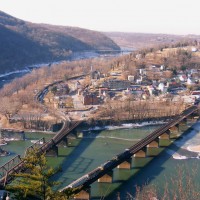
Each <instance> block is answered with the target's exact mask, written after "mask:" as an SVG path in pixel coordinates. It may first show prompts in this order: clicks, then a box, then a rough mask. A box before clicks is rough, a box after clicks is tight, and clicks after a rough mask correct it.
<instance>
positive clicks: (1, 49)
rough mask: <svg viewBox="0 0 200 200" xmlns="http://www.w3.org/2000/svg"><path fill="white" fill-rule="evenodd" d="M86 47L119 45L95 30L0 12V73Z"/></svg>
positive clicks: (104, 47) (106, 47)
mask: <svg viewBox="0 0 200 200" xmlns="http://www.w3.org/2000/svg"><path fill="white" fill-rule="evenodd" d="M89 50H120V47H119V46H118V45H117V44H116V43H115V42H113V41H112V40H111V39H110V38H109V37H107V36H105V35H104V34H103V33H100V32H97V31H91V30H87V29H82V28H76V27H65V26H54V25H47V24H34V23H30V22H25V21H23V20H20V19H17V18H15V17H12V16H10V15H8V14H6V13H4V12H1V11H0V74H2V73H5V72H10V71H12V70H19V69H22V68H24V67H25V66H26V65H31V64H37V63H43V62H51V61H55V60H61V59H65V58H66V57H67V56H69V55H70V53H72V52H78V51H89Z"/></svg>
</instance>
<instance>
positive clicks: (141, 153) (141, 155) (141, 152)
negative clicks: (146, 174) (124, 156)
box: [133, 148, 146, 158]
mask: <svg viewBox="0 0 200 200" xmlns="http://www.w3.org/2000/svg"><path fill="white" fill-rule="evenodd" d="M133 156H134V157H135V158H145V157H146V148H142V149H141V150H139V151H138V152H137V153H135V154H134V155H133Z"/></svg>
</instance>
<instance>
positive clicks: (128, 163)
mask: <svg viewBox="0 0 200 200" xmlns="http://www.w3.org/2000/svg"><path fill="white" fill-rule="evenodd" d="M131 164H132V159H131V158H129V159H127V160H125V161H124V162H122V163H121V164H119V165H118V166H117V168H118V169H131Z"/></svg>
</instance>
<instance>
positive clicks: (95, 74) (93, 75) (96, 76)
mask: <svg viewBox="0 0 200 200" xmlns="http://www.w3.org/2000/svg"><path fill="white" fill-rule="evenodd" d="M90 78H91V79H95V80H98V79H100V78H101V73H100V72H99V71H92V72H91V73H90Z"/></svg>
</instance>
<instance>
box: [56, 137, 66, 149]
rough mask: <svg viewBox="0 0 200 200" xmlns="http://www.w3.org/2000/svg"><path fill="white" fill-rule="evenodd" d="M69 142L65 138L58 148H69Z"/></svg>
mask: <svg viewBox="0 0 200 200" xmlns="http://www.w3.org/2000/svg"><path fill="white" fill-rule="evenodd" d="M68 141H69V139H68V138H67V137H65V138H63V139H62V141H61V142H60V143H59V144H58V146H64V147H68V144H69V143H68Z"/></svg>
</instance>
